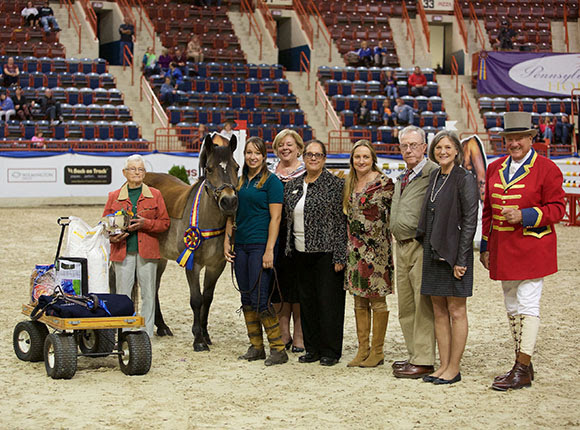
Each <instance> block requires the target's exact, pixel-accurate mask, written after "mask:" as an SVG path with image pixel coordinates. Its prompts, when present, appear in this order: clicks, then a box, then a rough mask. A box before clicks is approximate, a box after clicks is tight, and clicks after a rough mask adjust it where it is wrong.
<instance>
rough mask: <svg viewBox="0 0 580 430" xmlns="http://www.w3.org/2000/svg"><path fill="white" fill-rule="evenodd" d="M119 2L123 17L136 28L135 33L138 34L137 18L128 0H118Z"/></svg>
mask: <svg viewBox="0 0 580 430" xmlns="http://www.w3.org/2000/svg"><path fill="white" fill-rule="evenodd" d="M117 4H118V5H119V9H121V13H122V14H123V17H124V18H125V19H127V20H128V21H129V22H130V23H131V24H132V25H133V28H134V29H135V35H136V34H137V20H136V19H135V15H134V14H133V10H131V6H130V5H129V3H128V2H127V0H117Z"/></svg>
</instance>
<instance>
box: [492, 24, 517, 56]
mask: <svg viewBox="0 0 580 430" xmlns="http://www.w3.org/2000/svg"><path fill="white" fill-rule="evenodd" d="M516 34H517V33H516V31H515V30H514V29H513V28H512V26H511V24H510V23H509V22H508V21H503V22H502V23H501V28H500V29H499V33H498V35H497V39H496V41H497V42H499V49H500V50H502V51H508V50H512V49H514V41H515V38H516Z"/></svg>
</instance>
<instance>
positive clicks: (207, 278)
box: [201, 261, 226, 345]
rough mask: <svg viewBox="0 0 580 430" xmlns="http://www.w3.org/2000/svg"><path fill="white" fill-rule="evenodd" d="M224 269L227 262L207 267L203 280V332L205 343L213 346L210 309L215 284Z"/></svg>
mask: <svg viewBox="0 0 580 430" xmlns="http://www.w3.org/2000/svg"><path fill="white" fill-rule="evenodd" d="M224 267H226V262H225V261H224V262H223V263H221V264H218V265H217V266H206V268H205V275H204V279H203V296H202V300H203V303H202V305H201V330H202V334H203V338H204V339H205V342H206V343H207V344H208V345H211V339H210V337H209V333H208V331H207V321H208V317H209V308H210V306H211V302H212V301H213V293H214V291H215V284H216V283H217V280H218V279H219V277H220V276H221V274H222V272H223V271H224Z"/></svg>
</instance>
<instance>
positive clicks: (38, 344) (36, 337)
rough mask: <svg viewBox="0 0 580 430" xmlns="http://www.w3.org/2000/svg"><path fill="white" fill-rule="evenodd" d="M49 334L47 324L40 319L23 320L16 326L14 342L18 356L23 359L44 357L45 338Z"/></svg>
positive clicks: (35, 359) (40, 359) (38, 359)
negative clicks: (39, 320)
mask: <svg viewBox="0 0 580 430" xmlns="http://www.w3.org/2000/svg"><path fill="white" fill-rule="evenodd" d="M47 335H48V329H47V328H46V326H45V325H44V324H43V323H41V322H38V321H22V322H19V323H18V324H16V327H14V335H13V336H12V344H13V345H14V352H15V353H16V356H17V357H18V358H19V359H20V360H22V361H33V362H35V361H42V360H43V359H44V339H46V336H47Z"/></svg>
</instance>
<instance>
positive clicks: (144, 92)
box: [139, 75, 169, 127]
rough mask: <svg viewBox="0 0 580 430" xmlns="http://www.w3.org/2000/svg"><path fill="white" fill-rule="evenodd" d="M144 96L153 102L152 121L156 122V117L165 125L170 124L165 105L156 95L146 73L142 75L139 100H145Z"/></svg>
mask: <svg viewBox="0 0 580 430" xmlns="http://www.w3.org/2000/svg"><path fill="white" fill-rule="evenodd" d="M143 97H145V99H147V101H148V102H149V103H150V104H151V123H152V124H153V123H154V122H155V117H157V119H158V120H159V122H160V123H161V125H162V126H163V127H168V126H169V117H168V116H167V114H166V113H165V111H164V110H163V106H161V103H160V102H159V99H158V98H157V96H156V95H155V92H154V91H153V88H151V85H149V81H148V80H147V78H146V77H145V76H144V75H141V84H140V88H139V100H140V101H143Z"/></svg>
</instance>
